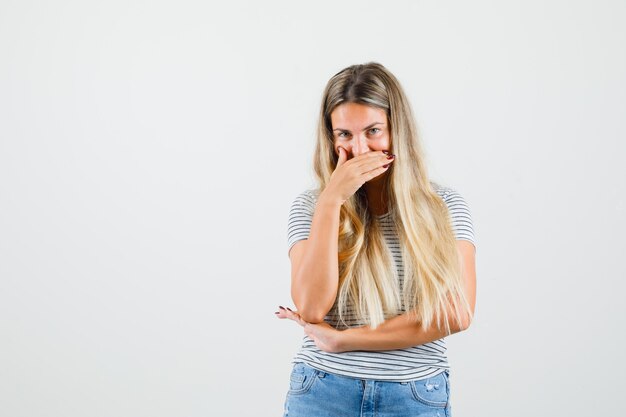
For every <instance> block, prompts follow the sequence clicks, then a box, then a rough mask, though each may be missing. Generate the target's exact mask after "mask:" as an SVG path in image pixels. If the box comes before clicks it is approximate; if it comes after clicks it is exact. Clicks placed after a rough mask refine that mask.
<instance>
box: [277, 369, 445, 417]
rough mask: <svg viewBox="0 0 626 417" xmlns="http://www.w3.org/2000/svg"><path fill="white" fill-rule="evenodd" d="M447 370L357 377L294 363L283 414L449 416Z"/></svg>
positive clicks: (309, 416) (287, 416)
mask: <svg viewBox="0 0 626 417" xmlns="http://www.w3.org/2000/svg"><path fill="white" fill-rule="evenodd" d="M451 415H452V414H451V406H450V373H449V371H448V370H445V371H444V372H442V373H440V374H438V375H435V376H432V377H429V378H426V379H420V380H417V381H410V382H394V381H375V380H371V379H357V378H350V377H346V376H342V375H337V374H333V373H329V372H325V371H321V370H318V369H315V368H312V367H311V366H309V365H307V364H305V363H302V362H298V363H295V364H293V368H292V370H291V375H290V377H289V390H288V392H287V398H286V399H285V403H284V414H283V417H338V416H341V417H409V416H411V417H413V416H420V417H426V416H428V417H450V416H451Z"/></svg>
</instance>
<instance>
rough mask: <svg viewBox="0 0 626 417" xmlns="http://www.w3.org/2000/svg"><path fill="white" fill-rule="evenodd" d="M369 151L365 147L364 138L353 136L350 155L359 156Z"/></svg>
mask: <svg viewBox="0 0 626 417" xmlns="http://www.w3.org/2000/svg"><path fill="white" fill-rule="evenodd" d="M369 151H370V148H369V146H367V140H366V138H363V137H360V136H355V137H354V139H353V142H352V155H353V156H359V155H361V154H364V153H366V152H369Z"/></svg>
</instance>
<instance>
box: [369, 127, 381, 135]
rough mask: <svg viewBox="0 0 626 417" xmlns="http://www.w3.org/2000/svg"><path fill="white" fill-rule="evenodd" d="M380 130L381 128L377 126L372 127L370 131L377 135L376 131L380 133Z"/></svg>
mask: <svg viewBox="0 0 626 417" xmlns="http://www.w3.org/2000/svg"><path fill="white" fill-rule="evenodd" d="M378 132H380V129H379V128H377V127H373V128H371V129H370V133H371V134H372V135H375V134H376V133H378Z"/></svg>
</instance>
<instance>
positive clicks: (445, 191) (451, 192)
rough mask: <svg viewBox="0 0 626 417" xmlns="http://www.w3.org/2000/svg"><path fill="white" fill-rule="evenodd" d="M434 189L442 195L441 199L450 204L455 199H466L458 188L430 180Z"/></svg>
mask: <svg viewBox="0 0 626 417" xmlns="http://www.w3.org/2000/svg"><path fill="white" fill-rule="evenodd" d="M430 185H431V186H432V188H433V190H434V191H435V192H436V193H437V194H438V195H439V197H441V199H442V200H443V201H444V202H445V203H446V204H448V205H449V203H450V202H452V201H453V200H455V199H456V200H463V201H465V200H464V198H463V196H462V195H461V194H460V193H459V192H458V191H457V189H456V188H454V187H451V186H449V185H446V184H442V183H439V182H435V181H430Z"/></svg>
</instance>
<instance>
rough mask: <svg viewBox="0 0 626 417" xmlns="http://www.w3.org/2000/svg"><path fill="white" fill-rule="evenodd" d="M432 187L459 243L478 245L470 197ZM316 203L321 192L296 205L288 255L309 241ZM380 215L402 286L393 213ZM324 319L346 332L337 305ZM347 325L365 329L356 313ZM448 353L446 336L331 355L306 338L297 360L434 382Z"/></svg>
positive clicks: (355, 373)
mask: <svg viewBox="0 0 626 417" xmlns="http://www.w3.org/2000/svg"><path fill="white" fill-rule="evenodd" d="M431 185H432V186H433V189H434V190H435V191H436V192H437V194H438V195H439V196H440V197H441V198H442V200H443V201H444V202H445V204H446V206H447V207H448V210H449V212H450V218H451V222H452V229H453V231H454V233H455V236H456V239H457V240H468V241H470V242H472V244H474V246H475V245H476V242H475V239H474V228H473V223H472V219H471V214H470V210H469V207H468V205H467V203H466V202H465V199H464V198H463V197H462V196H461V195H460V194H459V193H458V192H457V191H455V190H454V189H452V188H449V187H445V186H441V185H439V184H437V183H435V182H431ZM316 202H317V192H316V191H315V190H306V191H304V192H302V193H300V194H299V195H298V196H297V197H296V198H295V200H294V201H293V203H292V205H291V209H290V211H289V220H288V226H287V241H288V251H289V249H291V247H292V246H293V245H294V244H295V243H296V242H297V241H299V240H303V239H307V238H308V237H309V231H310V229H311V220H312V218H313V212H314V211H315V205H316ZM376 217H377V219H378V221H379V222H380V225H381V229H382V231H383V236H384V238H385V241H386V244H387V246H388V247H389V249H390V251H391V253H392V255H393V259H394V261H395V265H396V269H397V272H398V277H399V279H400V282H402V277H403V274H404V270H403V266H402V258H401V254H400V242H399V239H398V236H397V234H396V232H395V225H394V224H393V222H392V218H391V216H390V213H386V214H383V215H381V216H376ZM402 311H404V308H403V309H402ZM324 321H325V322H328V323H329V324H331V325H332V326H333V327H335V328H346V326H345V325H344V324H343V323H339V316H338V313H337V303H336V301H335V304H334V305H333V307H332V309H331V310H330V311H329V312H328V314H327V315H326V317H325V318H324ZM345 321H346V324H347V327H357V326H363V325H364V324H363V322H361V321H359V320H357V319H356V318H355V317H353V316H351V315H350V311H348V315H347V317H345ZM446 350H447V348H446V343H445V338H442V339H439V340H435V341H433V342H429V343H425V344H423V345H417V346H412V347H409V348H405V349H393V350H384V351H349V352H340V353H329V352H324V351H323V350H321V349H319V348H318V347H317V346H316V345H315V343H314V342H313V340H312V339H311V338H309V337H308V336H307V335H306V334H305V335H304V337H303V339H302V345H301V347H300V350H299V351H298V352H297V353H296V354H295V356H294V357H293V360H292V363H296V362H305V363H306V364H308V365H309V366H311V367H313V368H316V369H320V370H322V371H326V372H330V373H335V374H339V375H344V376H348V377H353V378H359V379H375V380H379V381H381V380H384V381H398V382H408V381H414V380H419V379H425V378H429V377H431V376H434V375H437V374H439V373H441V372H444V371H445V370H446V369H449V368H450V366H449V363H448V358H447V355H446Z"/></svg>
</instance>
